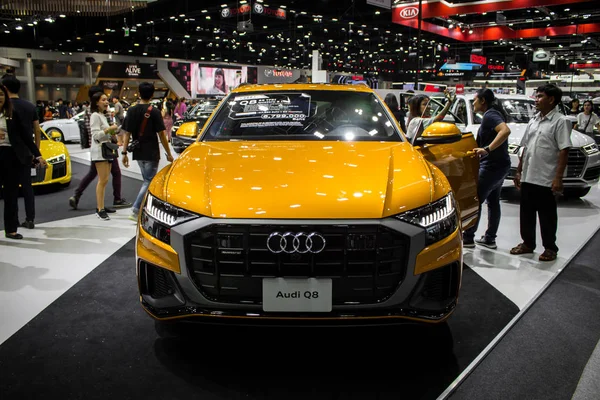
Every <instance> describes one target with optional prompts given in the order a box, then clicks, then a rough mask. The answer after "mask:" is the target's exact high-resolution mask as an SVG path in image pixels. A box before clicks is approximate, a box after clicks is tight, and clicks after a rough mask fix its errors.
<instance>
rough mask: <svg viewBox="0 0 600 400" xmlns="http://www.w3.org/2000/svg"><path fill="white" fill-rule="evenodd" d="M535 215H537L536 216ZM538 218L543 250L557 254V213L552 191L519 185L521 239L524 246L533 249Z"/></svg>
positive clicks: (542, 187)
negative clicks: (537, 219) (537, 218)
mask: <svg viewBox="0 0 600 400" xmlns="http://www.w3.org/2000/svg"><path fill="white" fill-rule="evenodd" d="M536 214H537V215H536ZM537 216H539V220H540V231H541V233H542V244H543V245H544V249H546V250H553V251H556V252H558V247H556V230H557V228H558V211H557V207H556V197H554V193H552V189H551V188H549V187H545V186H539V185H534V184H531V183H525V182H523V183H521V209H520V222H521V238H522V239H523V243H524V244H525V246H527V247H529V248H530V249H535V228H536V217H537Z"/></svg>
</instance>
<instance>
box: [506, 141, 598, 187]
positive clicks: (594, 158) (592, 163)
mask: <svg viewBox="0 0 600 400" xmlns="http://www.w3.org/2000/svg"><path fill="white" fill-rule="evenodd" d="M510 159H511V168H510V172H509V173H508V176H507V177H506V179H507V180H511V181H512V180H513V178H514V176H515V174H516V172H517V167H518V165H519V157H518V155H516V154H511V155H510ZM599 180H600V152H599V153H594V154H586V153H585V152H584V151H583V149H581V148H572V149H570V150H569V159H568V161H567V168H566V169H565V174H564V178H563V185H564V187H565V188H582V189H583V188H588V187H591V186H594V185H595V184H597V183H598V181H599Z"/></svg>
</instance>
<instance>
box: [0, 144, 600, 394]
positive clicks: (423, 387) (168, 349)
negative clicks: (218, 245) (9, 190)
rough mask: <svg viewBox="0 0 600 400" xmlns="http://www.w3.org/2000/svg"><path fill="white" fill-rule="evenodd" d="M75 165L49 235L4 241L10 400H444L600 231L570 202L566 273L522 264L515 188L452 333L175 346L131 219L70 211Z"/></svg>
mask: <svg viewBox="0 0 600 400" xmlns="http://www.w3.org/2000/svg"><path fill="white" fill-rule="evenodd" d="M71 146H75V145H70V146H69V147H71ZM77 146H78V145H77ZM69 150H70V151H71V148H69ZM72 158H73V160H74V161H75V162H74V163H73V182H72V184H71V187H70V188H69V189H65V190H58V191H51V190H43V191H39V192H40V193H38V196H37V197H36V205H37V207H36V208H37V214H38V217H37V220H36V228H35V229H34V230H26V229H21V230H20V232H21V233H22V234H23V235H24V236H25V239H24V240H22V241H19V242H16V241H11V240H8V239H4V235H1V237H0V254H1V255H2V257H1V258H0V303H1V304H2V307H1V308H0V320H1V321H2V324H0V376H2V377H3V378H2V379H1V380H0V393H1V394H2V398H6V399H13V398H15V399H16V398H32V399H33V398H41V397H48V396H50V397H53V395H56V396H59V395H60V396H63V397H67V398H86V399H94V398H106V397H108V396H111V397H113V396H114V397H118V398H145V397H156V398H190V397H202V398H203V399H213V398H214V399H232V398H257V399H259V398H283V397H285V398H307V397H310V398H315V399H319V398H336V399H341V398H344V399H346V398H349V399H350V398H357V399H358V398H360V399H367V398H377V399H384V398H398V397H399V396H401V395H403V398H431V399H434V398H438V396H440V395H442V393H446V392H447V391H448V388H449V387H456V385H458V383H459V382H460V380H462V379H463V378H464V377H466V376H467V375H468V373H469V372H471V371H472V370H473V368H474V367H475V366H476V365H477V364H478V363H480V362H481V360H482V359H483V357H484V355H485V354H487V353H488V352H489V351H491V350H492V349H493V347H494V345H496V344H497V342H498V341H500V339H501V335H503V334H504V333H506V331H507V330H508V329H509V327H510V326H512V324H514V323H515V322H517V320H518V319H519V318H520V317H521V316H522V315H523V314H524V313H525V311H527V309H528V308H529V307H530V306H532V304H534V301H535V299H536V298H537V297H538V296H539V295H540V293H542V292H543V291H544V290H545V289H546V288H547V287H548V286H549V285H550V284H551V282H552V281H553V280H554V279H555V278H556V277H557V276H559V274H560V273H561V272H562V271H563V269H565V267H566V266H567V265H569V268H567V270H569V269H574V268H577V267H578V264H577V263H574V262H571V260H572V259H573V257H575V256H576V255H577V253H578V252H579V251H580V250H581V249H582V248H583V246H584V245H585V244H586V243H587V242H588V240H589V239H590V238H591V237H592V236H593V235H594V234H595V233H596V231H597V230H598V228H599V226H600V217H599V214H600V190H599V188H598V187H595V188H593V189H592V191H591V192H590V193H589V194H588V196H586V197H585V198H583V199H578V200H560V201H559V233H558V246H559V248H560V251H559V258H558V259H557V260H556V261H555V262H552V263H540V262H538V261H537V256H539V254H540V253H541V250H542V249H539V248H538V249H537V250H536V254H535V255H533V256H532V255H529V256H520V257H519V256H512V255H510V254H509V252H508V250H509V249H510V248H511V247H512V246H514V245H516V244H517V243H519V242H520V238H519V223H518V208H519V206H518V193H517V192H516V191H514V190H511V189H507V190H505V191H504V193H503V202H502V211H503V219H502V222H501V227H500V232H499V237H498V240H497V242H498V246H499V247H498V249H497V250H490V249H486V248H476V249H474V250H467V251H466V253H465V258H464V261H465V272H464V277H463V284H462V291H461V297H460V299H459V305H458V307H457V309H456V312H455V313H454V314H453V315H452V317H451V318H450V319H449V321H448V323H447V325H446V326H445V327H444V329H441V330H432V329H427V328H426V327H423V326H416V325H412V324H410V325H401V326H378V327H370V328H367V327H350V328H344V329H340V328H274V327H269V328H264V327H263V328H258V327H244V328H237V327H236V328H235V329H232V328H231V327H228V326H212V327H206V326H191V327H189V328H188V329H187V330H186V331H185V334H183V335H182V337H179V338H172V337H168V336H167V335H161V333H162V332H161V329H157V327H156V326H155V324H154V322H153V321H152V319H150V317H148V316H147V315H146V314H145V312H144V311H143V310H142V308H141V307H140V305H139V298H138V294H137V284H136V277H135V269H134V263H133V260H134V242H133V238H134V236H135V223H133V222H132V221H130V220H128V219H127V215H128V210H119V211H118V212H117V213H116V214H113V215H111V220H110V221H109V222H104V221H100V220H98V219H97V218H96V216H95V215H94V208H95V205H94V196H93V192H94V184H92V185H90V187H89V188H88V189H87V191H86V193H85V194H84V197H82V200H81V202H80V208H79V210H76V211H74V210H71V209H70V208H69V206H68V202H67V199H68V197H69V196H71V194H72V191H73V189H74V188H75V187H76V185H77V184H78V183H79V180H80V179H81V178H82V177H83V176H84V175H85V173H86V171H87V168H88V167H87V165H85V162H86V161H85V160H86V152H85V151H81V152H77V151H73V154H72ZM163 162H164V161H163ZM136 167H137V166H136V165H135V164H134V165H132V167H131V168H130V169H129V170H127V171H126V172H124V175H127V176H124V177H123V191H124V197H125V198H127V199H129V200H130V201H131V200H133V198H134V197H135V194H136V193H137V190H138V188H139V185H140V182H139V175H137V176H136V169H135V168H136ZM124 170H125V169H124ZM108 191H109V193H110V184H109V186H108ZM109 197H110V196H109V195H107V199H109ZM20 206H21V207H22V200H20ZM21 213H23V212H22V210H21ZM483 221H485V213H484V216H483ZM1 229H3V226H2V224H1V223H0V230H1ZM482 231H483V228H480V231H479V232H482ZM540 242H541V241H540ZM158 328H160V327H158ZM598 336H600V333H598ZM596 340H597V339H596ZM133 382H136V383H135V384H134V383H133ZM404 396H406V397H404ZM470 398H474V397H470ZM480 398H486V396H484V395H483V396H482V397H480Z"/></svg>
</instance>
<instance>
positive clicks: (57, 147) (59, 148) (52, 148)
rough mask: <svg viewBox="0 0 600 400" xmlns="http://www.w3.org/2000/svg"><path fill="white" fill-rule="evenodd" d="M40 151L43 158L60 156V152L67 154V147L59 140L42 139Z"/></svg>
mask: <svg viewBox="0 0 600 400" xmlns="http://www.w3.org/2000/svg"><path fill="white" fill-rule="evenodd" d="M40 153H42V157H44V159H48V158H52V157H56V156H60V155H61V154H65V155H67V154H68V151H67V147H66V146H65V145H64V144H63V143H61V142H55V141H53V140H42V141H41V142H40Z"/></svg>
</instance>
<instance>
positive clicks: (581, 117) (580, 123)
mask: <svg viewBox="0 0 600 400" xmlns="http://www.w3.org/2000/svg"><path fill="white" fill-rule="evenodd" d="M588 121H589V123H588ZM598 122H600V117H598V116H597V115H596V114H595V113H591V114H590V115H585V114H584V113H582V112H581V113H579V114H577V130H578V131H580V132H583V128H585V132H583V133H588V134H591V133H594V126H596V124H597V123H598ZM586 125H587V127H586Z"/></svg>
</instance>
